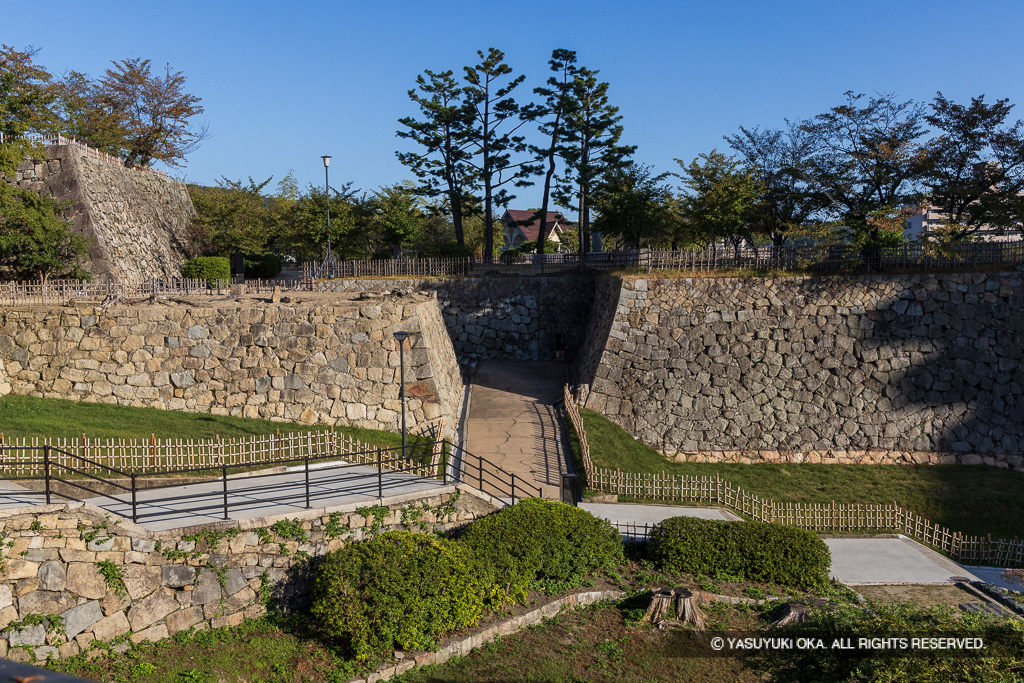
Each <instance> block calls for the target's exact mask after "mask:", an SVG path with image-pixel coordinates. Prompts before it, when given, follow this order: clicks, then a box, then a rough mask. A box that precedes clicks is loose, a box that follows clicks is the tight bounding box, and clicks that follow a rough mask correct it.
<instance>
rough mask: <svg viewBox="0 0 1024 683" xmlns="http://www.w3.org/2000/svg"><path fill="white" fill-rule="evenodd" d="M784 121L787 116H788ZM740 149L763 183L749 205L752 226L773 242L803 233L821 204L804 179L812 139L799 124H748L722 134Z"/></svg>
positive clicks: (774, 243)
mask: <svg viewBox="0 0 1024 683" xmlns="http://www.w3.org/2000/svg"><path fill="white" fill-rule="evenodd" d="M787 124H789V122H788V121H787ZM725 140H726V141H727V142H728V143H729V146H731V147H732V148H733V149H734V150H736V151H737V152H739V153H740V155H741V156H742V158H743V160H744V162H745V163H746V165H747V167H748V168H750V170H751V171H753V174H754V177H755V178H756V179H757V180H758V181H759V182H760V184H761V187H762V190H763V191H762V193H761V196H760V197H759V198H758V202H757V205H756V206H755V207H754V214H753V216H752V228H753V230H754V232H755V233H756V234H760V235H764V236H765V237H767V238H768V240H769V241H771V243H772V244H773V245H774V246H776V247H781V246H783V245H784V244H785V243H786V240H787V239H788V238H790V237H794V236H806V235H808V233H809V232H810V226H811V225H812V222H813V220H814V218H815V217H816V215H817V214H818V213H820V212H821V210H822V209H823V208H824V206H823V204H822V198H823V195H822V194H821V193H819V192H816V191H814V189H813V188H812V187H811V186H810V185H809V184H808V182H807V165H808V163H809V160H810V157H811V154H812V153H813V151H814V145H813V142H812V140H811V137H810V135H809V134H808V133H807V132H806V131H804V130H802V129H800V127H799V126H797V125H794V124H789V125H788V128H787V129H786V130H760V129H758V128H756V127H755V128H753V129H751V130H748V129H746V128H744V127H743V126H740V132H739V133H737V134H735V135H727V136H725Z"/></svg>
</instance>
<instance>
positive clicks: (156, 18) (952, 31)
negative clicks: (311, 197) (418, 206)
mask: <svg viewBox="0 0 1024 683" xmlns="http://www.w3.org/2000/svg"><path fill="white" fill-rule="evenodd" d="M85 7H87V8H88V9H87V10H85V11H83V8H85ZM0 26H2V27H0V41H2V42H4V43H6V44H9V45H12V46H14V47H16V48H19V49H24V48H26V47H28V46H30V45H31V46H34V47H36V48H41V52H40V53H39V55H38V57H37V60H38V61H39V62H40V63H41V64H43V65H45V66H46V67H47V68H49V69H50V70H51V71H52V72H54V73H57V74H60V73H62V72H64V71H66V70H69V69H75V70H78V71H85V72H87V73H89V74H91V75H94V76H95V75H99V74H101V73H102V72H103V70H104V69H105V68H106V67H107V66H109V63H110V60H113V59H124V58H130V57H141V58H148V59H151V60H152V61H153V63H154V64H155V65H162V64H164V63H165V62H169V63H170V64H171V66H172V67H173V68H174V69H176V70H180V71H182V72H183V73H184V74H185V75H186V76H187V77H188V83H187V89H188V90H189V91H190V92H193V93H194V94H196V95H198V96H200V97H202V100H203V101H202V104H203V106H204V107H205V108H206V111H205V113H204V114H203V115H202V116H201V119H202V121H203V122H205V123H206V124H208V126H209V131H210V134H211V137H210V139H209V140H207V141H206V142H204V143H203V145H202V147H201V148H200V149H199V150H197V151H196V152H194V153H193V154H192V155H191V156H190V157H189V160H188V163H187V165H186V166H185V167H184V168H182V169H178V170H177V171H175V172H174V173H175V175H177V176H179V177H182V178H183V179H185V180H188V181H189V182H197V183H205V184H213V183H214V182H215V181H216V180H217V179H218V178H220V177H221V176H226V177H228V178H230V179H233V180H238V179H245V178H247V177H249V176H252V177H253V178H254V179H256V180H264V179H266V178H267V177H268V176H274V181H273V182H274V183H276V182H277V180H279V179H280V178H281V177H282V176H284V174H285V173H287V172H288V170H289V169H294V171H295V174H296V176H297V178H298V180H299V183H300V185H302V186H305V185H306V184H308V183H316V184H322V183H323V166H322V164H321V161H320V155H322V154H331V155H332V156H333V157H334V159H333V161H332V163H331V184H332V185H334V186H336V187H337V186H338V185H340V183H341V182H344V181H352V182H353V183H354V186H355V187H357V188H360V189H362V190H372V189H374V188H376V187H379V186H381V185H384V184H390V183H394V182H398V181H400V180H403V179H407V178H411V174H410V173H409V172H408V171H407V170H406V169H405V168H404V167H403V166H402V165H401V164H399V163H398V161H397V159H396V158H395V151H396V150H398V149H408V143H407V142H406V141H404V140H400V139H398V138H396V137H395V130H396V129H397V127H398V125H397V119H398V118H400V117H402V116H407V115H411V114H415V113H416V109H415V107H414V105H413V104H412V103H411V102H410V101H409V99H408V97H407V95H406V93H407V91H408V90H409V89H410V88H412V87H413V85H414V81H415V78H416V76H417V74H419V73H422V71H423V70H424V69H431V70H435V71H439V70H446V69H452V70H454V71H456V73H460V72H461V67H462V66H464V65H466V64H470V63H474V62H473V60H474V58H475V57H476V50H486V49H487V48H488V47H491V46H493V47H497V48H499V49H502V50H504V51H505V53H506V58H507V61H508V63H509V64H510V65H511V66H512V68H513V69H514V70H515V73H517V74H519V73H523V74H525V75H526V77H527V80H526V83H524V85H523V86H522V87H521V88H520V90H519V91H518V92H519V93H520V98H519V99H520V101H523V100H525V99H527V98H528V96H530V94H531V92H530V91H531V90H532V88H533V87H535V86H536V85H539V84H541V83H542V82H543V81H544V80H545V79H546V78H547V76H548V73H547V61H548V59H549V57H550V54H551V50H552V49H554V48H556V47H565V48H569V49H572V50H576V51H577V53H578V57H579V63H580V64H581V65H584V66H587V67H589V68H592V69H599V70H600V71H601V77H602V78H603V79H604V80H607V81H608V82H609V83H610V84H611V88H610V96H611V99H612V102H613V104H616V105H617V106H618V107H619V108H620V112H621V114H622V115H623V125H624V126H625V133H624V136H623V142H624V143H627V144H633V145H637V146H638V150H637V153H636V157H635V158H636V159H637V160H639V161H641V162H643V163H647V164H652V165H653V166H654V167H655V168H656V170H658V171H659V172H660V171H672V170H676V169H677V166H676V164H675V162H674V161H673V159H674V158H677V157H678V158H682V159H686V160H690V159H692V158H693V157H695V156H696V155H698V154H700V153H702V152H707V151H710V150H711V149H712V148H714V147H718V148H719V149H724V148H725V147H726V145H725V143H724V142H723V141H722V136H723V135H726V134H730V133H733V132H735V131H736V130H737V127H738V126H740V125H744V126H747V127H752V126H761V127H777V126H781V125H782V124H783V119H785V118H790V119H803V118H808V117H811V116H813V115H814V114H817V113H819V112H822V111H825V110H827V109H828V108H829V107H831V106H834V105H836V104H839V103H840V102H841V101H842V99H843V93H844V92H845V91H847V90H854V91H857V92H868V93H873V92H875V91H879V92H894V93H896V94H897V95H898V96H900V97H901V98H913V99H916V100H924V101H926V100H929V99H931V98H932V97H933V96H934V94H935V92H936V91H937V90H941V91H942V92H943V93H944V94H945V95H946V96H947V97H949V98H951V99H954V100H956V101H960V102H966V101H968V100H969V98H970V97H971V96H975V95H979V94H983V93H984V94H985V95H986V99H987V100H988V101H993V100H995V99H996V98H1003V97H1006V98H1009V99H1010V101H1011V102H1013V103H1016V104H1017V107H1016V108H1015V109H1014V112H1013V113H1014V115H1015V118H1024V69H1022V66H1024V64H1022V61H1024V52H1022V50H1021V48H1020V36H1021V33H1020V31H1021V26H1024V2H1021V1H1020V0H1001V1H990V2H985V1H980V2H972V3H967V2H952V1H948V0H933V1H931V2H909V1H901V0H888V1H884V2H883V1H874V0H859V1H856V2H845V3H839V2H827V1H822V0H818V1H816V2H800V1H786V0H775V1H774V2H767V1H761V2H755V1H738V0H737V1H728V0H721V1H719V2H643V1H642V0H640V1H638V2H636V3H632V4H630V5H628V6H627V4H626V3H625V2H606V1H600V0H598V1H593V0H591V1H589V2H558V1H557V0H553V1H548V2H538V1H535V0H525V1H520V2H515V3H493V2H463V1H461V0H459V1H446V0H440V1H439V2H433V3H427V2H405V1H387V0H383V1H380V2H343V1H338V2H312V1H308V0H295V1H293V2H291V3H284V2H265V1H263V0H249V1H248V2H235V1H230V2H228V1H223V0H210V1H209V2H206V3H197V2H192V1H191V0H179V2H175V3H171V2H153V1H152V0H149V1H140V0H131V1H122V0H113V1H112V0H95V1H94V2H89V3H83V2H82V0H75V1H74V2H70V1H64V0H57V1H50V2H46V1H43V2H34V3H28V2H12V1H11V0H8V1H7V2H4V3H3V4H2V10H0ZM539 195H540V192H539V190H538V189H537V188H536V187H534V188H527V189H525V190H521V191H520V197H519V199H517V200H516V201H515V202H513V205H512V206H513V208H517V207H518V208H527V207H529V206H535V205H538V204H539V203H540V198H539Z"/></svg>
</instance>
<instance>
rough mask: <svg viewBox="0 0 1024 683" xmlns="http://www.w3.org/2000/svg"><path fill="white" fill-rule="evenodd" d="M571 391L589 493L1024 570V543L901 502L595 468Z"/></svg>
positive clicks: (569, 406) (572, 415)
mask: <svg viewBox="0 0 1024 683" xmlns="http://www.w3.org/2000/svg"><path fill="white" fill-rule="evenodd" d="M574 398H575V397H574V396H573V395H572V392H571V391H570V389H569V387H568V386H566V387H565V399H566V400H565V407H566V412H567V413H568V415H569V419H570V421H571V422H572V424H573V427H574V429H576V434H577V436H578V437H579V441H580V450H581V452H582V453H583V454H584V457H583V467H584V476H585V480H586V486H587V488H590V489H591V490H593V491H598V492H601V493H610V494H617V495H622V496H632V497H635V498H643V499H647V500H658V501H666V502H695V503H707V504H711V505H718V506H722V507H725V508H729V509H731V510H734V511H736V512H739V513H740V514H742V515H744V516H746V517H749V518H751V519H754V520H756V521H760V522H775V523H777V524H786V525H788V526H795V527H800V528H801V529H810V530H812V531H832V532H858V531H859V532H863V531H895V532H898V533H902V534H905V535H907V536H909V537H911V538H914V539H916V540H918V541H921V542H922V543H925V544H927V545H930V546H932V547H934V548H938V549H939V550H942V551H944V552H946V553H948V554H949V556H950V557H952V558H953V559H954V560H956V561H958V562H965V563H977V564H990V565H993V566H1008V565H1015V566H1021V565H1024V540H1022V539H1018V538H1015V539H1013V540H1005V539H993V538H992V537H991V536H967V535H964V534H962V533H960V532H958V531H952V530H950V529H948V528H946V527H944V526H942V525H940V524H937V523H935V522H932V521H931V520H929V519H927V518H925V517H922V516H921V515H919V514H917V513H915V512H913V511H912V510H907V509H906V508H903V507H901V506H900V505H899V504H898V503H896V502H893V503H837V502H836V501H831V502H829V503H788V502H787V503H779V502H777V501H775V500H772V499H770V498H764V497H762V496H758V495H756V494H754V493H750V492H749V491H746V490H744V489H743V488H741V487H739V486H737V485H735V484H733V483H731V482H729V481H725V480H723V479H722V478H721V477H720V476H719V475H717V474H716V475H715V476H713V477H712V476H703V477H697V476H689V475H684V474H667V473H666V472H665V471H664V470H663V471H662V472H660V473H651V472H624V471H622V470H621V469H611V468H606V467H595V466H594V464H593V462H592V461H591V459H590V447H589V444H587V436H586V432H585V431H584V429H583V419H582V417H581V416H580V413H579V405H578V403H577V401H576V400H574Z"/></svg>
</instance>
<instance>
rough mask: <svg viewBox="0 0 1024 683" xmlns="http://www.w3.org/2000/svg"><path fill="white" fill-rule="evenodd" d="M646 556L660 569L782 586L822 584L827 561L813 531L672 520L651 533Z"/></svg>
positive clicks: (762, 524) (826, 553)
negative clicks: (716, 575) (722, 575)
mask: <svg viewBox="0 0 1024 683" xmlns="http://www.w3.org/2000/svg"><path fill="white" fill-rule="evenodd" d="M648 552H649V553H650V556H651V559H652V560H654V562H655V563H656V564H657V565H658V566H660V567H662V568H665V569H672V570H675V571H679V572H684V573H688V574H707V575H710V576H714V575H715V574H716V573H720V572H721V573H726V574H733V575H737V576H742V577H744V578H746V579H750V580H755V581H764V582H766V583H777V584H781V585H785V586H817V585H821V584H824V583H826V582H827V581H828V574H829V567H830V566H831V562H832V557H831V554H830V553H829V550H828V546H827V545H825V542H824V541H822V540H821V539H820V538H818V537H817V536H816V535H815V534H814V533H813V532H811V531H808V530H806V529H797V528H796V527H789V526H783V525H781V524H769V523H767V522H723V521H718V520H710V519H697V518H696V517H672V518H670V519H666V520H664V521H662V522H660V523H658V524H657V525H655V527H654V529H652V531H651V534H650V543H649V545H648Z"/></svg>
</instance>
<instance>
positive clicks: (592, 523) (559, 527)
mask: <svg viewBox="0 0 1024 683" xmlns="http://www.w3.org/2000/svg"><path fill="white" fill-rule="evenodd" d="M459 542H461V543H465V544H466V545H468V546H469V547H470V548H472V549H473V552H474V554H475V555H476V556H477V557H479V558H480V559H481V560H482V561H484V562H486V563H487V564H488V566H489V567H490V568H491V570H492V571H493V572H494V576H496V577H498V581H499V583H503V584H504V585H503V588H504V590H505V593H506V595H508V596H509V597H510V598H511V599H513V600H517V601H520V602H522V601H524V600H525V598H526V591H527V590H529V589H530V588H533V587H537V588H540V589H542V590H545V591H547V592H549V593H552V592H558V591H560V590H564V589H567V588H573V587H576V586H579V585H581V584H582V583H583V581H584V579H585V578H586V577H587V575H588V574H589V573H591V572H592V571H594V570H597V569H602V568H607V567H611V566H614V565H615V564H617V563H619V562H621V561H622V558H623V556H622V544H621V542H620V541H619V534H618V532H616V531H615V529H613V528H612V526H611V524H609V523H608V522H606V521H605V520H603V519H598V518H597V517H595V516H594V515H592V514H590V513H589V512H587V511H586V510H581V509H579V508H576V507H572V506H571V505H565V504H564V503H559V502H556V501H550V500H540V499H537V498H531V499H528V500H524V501H521V502H519V503H517V504H516V505H513V506H511V507H507V508H505V509H503V510H501V511H499V512H495V513H494V514H491V515H488V516H487V517H484V518H482V519H478V520H477V521H475V522H473V523H472V524H471V525H470V526H469V528H468V529H466V531H465V533H463V535H462V536H461V538H459Z"/></svg>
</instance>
